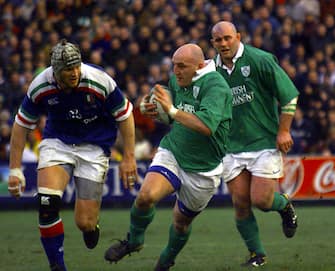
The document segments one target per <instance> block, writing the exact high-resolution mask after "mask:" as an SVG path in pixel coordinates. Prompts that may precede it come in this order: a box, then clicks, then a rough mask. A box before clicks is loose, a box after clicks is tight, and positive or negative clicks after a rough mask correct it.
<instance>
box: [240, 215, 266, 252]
mask: <svg viewBox="0 0 335 271" xmlns="http://www.w3.org/2000/svg"><path fill="white" fill-rule="evenodd" d="M236 227H237V229H238V231H239V232H240V234H241V236H242V238H243V240H244V243H245V244H246V246H247V248H248V250H249V251H250V252H255V253H256V254H264V255H265V254H266V253H265V250H264V248H263V245H262V243H261V239H260V238H259V230H258V225H257V221H256V218H255V216H254V214H253V213H252V212H251V214H250V216H249V217H248V218H246V219H243V220H236Z"/></svg>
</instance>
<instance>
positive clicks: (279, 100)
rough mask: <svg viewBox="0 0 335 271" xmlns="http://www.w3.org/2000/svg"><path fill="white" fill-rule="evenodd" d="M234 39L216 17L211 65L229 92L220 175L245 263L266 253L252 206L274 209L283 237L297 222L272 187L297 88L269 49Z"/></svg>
mask: <svg viewBox="0 0 335 271" xmlns="http://www.w3.org/2000/svg"><path fill="white" fill-rule="evenodd" d="M240 39H241V35H240V33H238V32H237V31H236V28H235V26H234V25H233V24H232V23H231V22H225V21H223V22H218V23H217V24H215V25H214V27H213V28H212V39H211V42H212V44H213V46H214V48H215V49H216V50H217V52H218V54H217V56H216V57H215V62H216V70H217V71H218V72H219V73H220V74H221V75H222V76H223V77H224V78H225V79H226V81H227V83H228V85H229V86H230V89H231V92H232V94H233V121H232V126H231V129H230V132H229V137H228V144H227V154H226V156H225V157H224V158H223V168H224V169H223V180H224V181H225V182H226V183H227V186H228V189H229V192H230V194H231V196H232V201H233V205H234V208H235V219H236V227H237V229H238V231H239V233H240V235H241V237H242V238H243V240H244V242H245V244H246V246H247V248H248V250H249V252H250V258H249V260H248V261H247V262H246V263H245V265H246V266H252V267H254V266H261V265H264V264H265V263H266V256H265V255H266V253H265V250H264V248H263V245H262V243H261V240H260V236H259V230H258V225H257V221H256V218H255V216H254V214H253V211H252V206H255V207H257V208H259V209H261V210H263V211H277V212H278V213H279V214H280V215H281V217H282V227H283V231H284V234H285V236H286V237H288V238H291V237H293V236H294V234H295V232H296V229H297V226H298V224H297V215H296V213H295V210H294V208H293V205H292V203H291V202H290V200H289V199H288V196H287V195H286V194H280V193H278V192H277V191H276V188H277V185H278V179H279V178H280V177H282V176H283V160H282V153H284V154H285V153H287V152H288V151H289V150H290V148H291V146H292V144H293V140H292V137H291V135H290V126H291V122H292V119H293V116H294V113H295V108H296V104H297V99H298V94H299V93H298V90H297V89H296V88H295V86H294V85H293V83H292V81H291V80H290V79H289V77H288V76H287V74H286V73H285V72H284V70H283V69H282V68H281V67H280V66H279V65H278V63H277V61H276V59H275V57H274V56H273V55H272V54H270V53H268V52H265V51H263V50H260V49H257V48H254V47H252V46H249V45H247V44H243V43H242V42H241V41H240ZM278 105H279V106H280V114H279V112H278Z"/></svg>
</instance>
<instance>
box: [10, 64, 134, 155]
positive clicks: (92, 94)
mask: <svg viewBox="0 0 335 271" xmlns="http://www.w3.org/2000/svg"><path fill="white" fill-rule="evenodd" d="M132 108H133V107H132V104H131V103H130V102H129V101H128V99H127V98H126V97H125V96H124V95H123V94H122V92H121V90H120V89H119V87H118V86H117V85H116V83H115V81H114V80H113V79H112V78H111V77H110V76H109V75H108V74H107V73H105V72H104V71H102V70H100V69H97V68H95V67H92V66H90V65H87V64H84V63H82V64H81V78H80V83H79V85H78V87H77V88H74V89H73V90H72V92H71V93H65V92H64V91H62V90H61V89H59V88H58V87H57V83H56V81H55V78H54V77H53V70H52V67H48V68H47V69H45V70H44V71H43V72H42V73H40V74H39V75H38V76H37V77H36V78H35V79H34V80H33V81H32V83H31V84H30V86H29V89H28V91H27V95H26V96H25V98H24V100H23V102H22V104H21V106H20V108H19V111H18V113H17V114H16V117H15V121H16V123H17V124H19V125H20V126H23V127H26V128H29V129H34V128H35V127H36V123H37V121H38V118H39V116H40V115H41V114H46V115H47V122H46V126H45V129H44V131H43V138H57V139H60V140H61V141H63V142H64V143H65V144H81V143H89V144H95V145H98V146H100V147H101V148H102V149H103V150H104V152H105V153H106V155H109V154H110V147H111V146H112V145H113V144H114V142H115V139H116V136H117V122H118V121H122V120H125V119H127V118H128V117H129V115H130V114H131V112H132Z"/></svg>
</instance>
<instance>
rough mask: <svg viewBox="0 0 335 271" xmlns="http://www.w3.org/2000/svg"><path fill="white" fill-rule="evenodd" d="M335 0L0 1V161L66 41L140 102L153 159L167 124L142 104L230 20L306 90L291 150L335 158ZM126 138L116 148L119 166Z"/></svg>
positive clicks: (32, 149) (143, 141) (36, 136)
mask: <svg viewBox="0 0 335 271" xmlns="http://www.w3.org/2000/svg"><path fill="white" fill-rule="evenodd" d="M334 18H335V0H320V1H316V0H240V1H238V0H213V1H208V0H207V1H205V0H194V1H187V0H128V1H126V0H123V1H121V0H119V1H118V0H113V1H109V0H95V1H94V0H45V1H42V0H10V1H6V0H0V160H2V161H6V160H8V148H9V138H10V133H11V125H12V123H13V121H14V120H13V119H14V116H15V114H16V112H17V110H18V107H19V106H20V103H21V101H22V99H23V97H24V95H25V93H26V91H27V87H28V85H29V83H30V82H31V81H32V79H33V78H34V76H36V75H37V74H38V73H39V72H40V71H42V70H43V69H44V68H46V67H47V66H49V65H50V59H49V54H50V49H51V48H52V47H53V46H54V45H55V44H56V43H57V42H58V41H59V40H60V39H61V38H66V39H67V40H68V41H70V42H72V43H76V44H78V45H79V47H80V48H81V52H82V58H83V62H86V63H93V64H96V65H99V66H102V67H103V68H104V69H105V70H106V71H107V72H108V73H109V74H110V75H111V76H112V77H113V78H114V79H115V80H116V82H117V84H118V85H119V86H120V88H121V89H122V90H123V91H124V93H125V94H126V95H127V96H128V97H129V99H130V101H131V102H132V103H133V105H134V115H135V122H136V137H137V144H136V157H137V159H150V158H151V157H152V155H153V152H154V150H155V148H156V147H157V145H158V142H159V140H160V139H161V137H162V135H163V134H165V132H166V130H168V129H169V127H166V126H165V125H163V124H161V123H159V122H155V121H153V120H151V119H147V118H145V117H143V116H141V114H140V112H139V101H140V100H141V99H142V97H143V95H145V94H147V93H148V92H149V91H150V89H151V88H152V87H153V85H154V84H155V83H160V84H163V85H166V84H167V82H168V78H169V76H170V75H171V72H172V65H171V55H172V53H173V51H174V50H175V49H176V48H177V47H179V46H180V45H182V44H184V43H188V42H194V43H197V44H198V45H200V47H201V48H202V49H203V50H204V52H205V54H206V57H207V58H213V57H214V55H215V53H216V52H215V50H214V49H213V48H212V46H211V43H210V38H211V36H210V29H211V27H212V26H213V25H214V24H215V23H217V22H218V21H220V20H226V21H231V22H233V23H234V24H235V25H236V26H237V28H238V31H239V32H240V33H241V35H242V41H243V42H244V43H248V44H251V45H253V46H255V47H258V48H261V49H264V50H267V51H270V52H272V53H273V54H275V55H276V57H277V58H278V60H279V63H280V65H281V66H282V67H283V69H284V70H285V71H286V72H287V73H288V75H289V76H290V78H291V79H292V80H293V82H294V83H295V85H296V86H297V88H298V90H299V92H300V98H299V103H298V109H297V114H296V116H295V119H294V122H293V125H292V136H293V138H294V140H295V145H294V148H293V149H292V150H291V152H290V154H304V155H312V154H316V155H333V154H335V19H334ZM44 123H45V117H42V118H41V120H40V123H39V125H38V127H37V128H36V130H34V131H33V132H32V133H31V134H30V135H29V144H27V146H26V150H25V152H24V161H36V159H37V157H38V149H37V146H38V143H39V142H40V140H41V133H42V131H43V125H44ZM121 149H122V142H118V143H117V144H116V146H115V148H114V149H113V150H112V157H111V158H112V159H114V160H119V159H120V156H121V151H120V150H121Z"/></svg>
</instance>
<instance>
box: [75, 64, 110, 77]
mask: <svg viewBox="0 0 335 271" xmlns="http://www.w3.org/2000/svg"><path fill="white" fill-rule="evenodd" d="M81 73H82V77H84V78H90V79H91V78H96V77H98V78H99V77H102V78H104V77H107V76H108V74H107V73H106V72H105V71H104V69H103V68H102V67H100V66H97V65H94V64H91V63H82V64H81Z"/></svg>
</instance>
